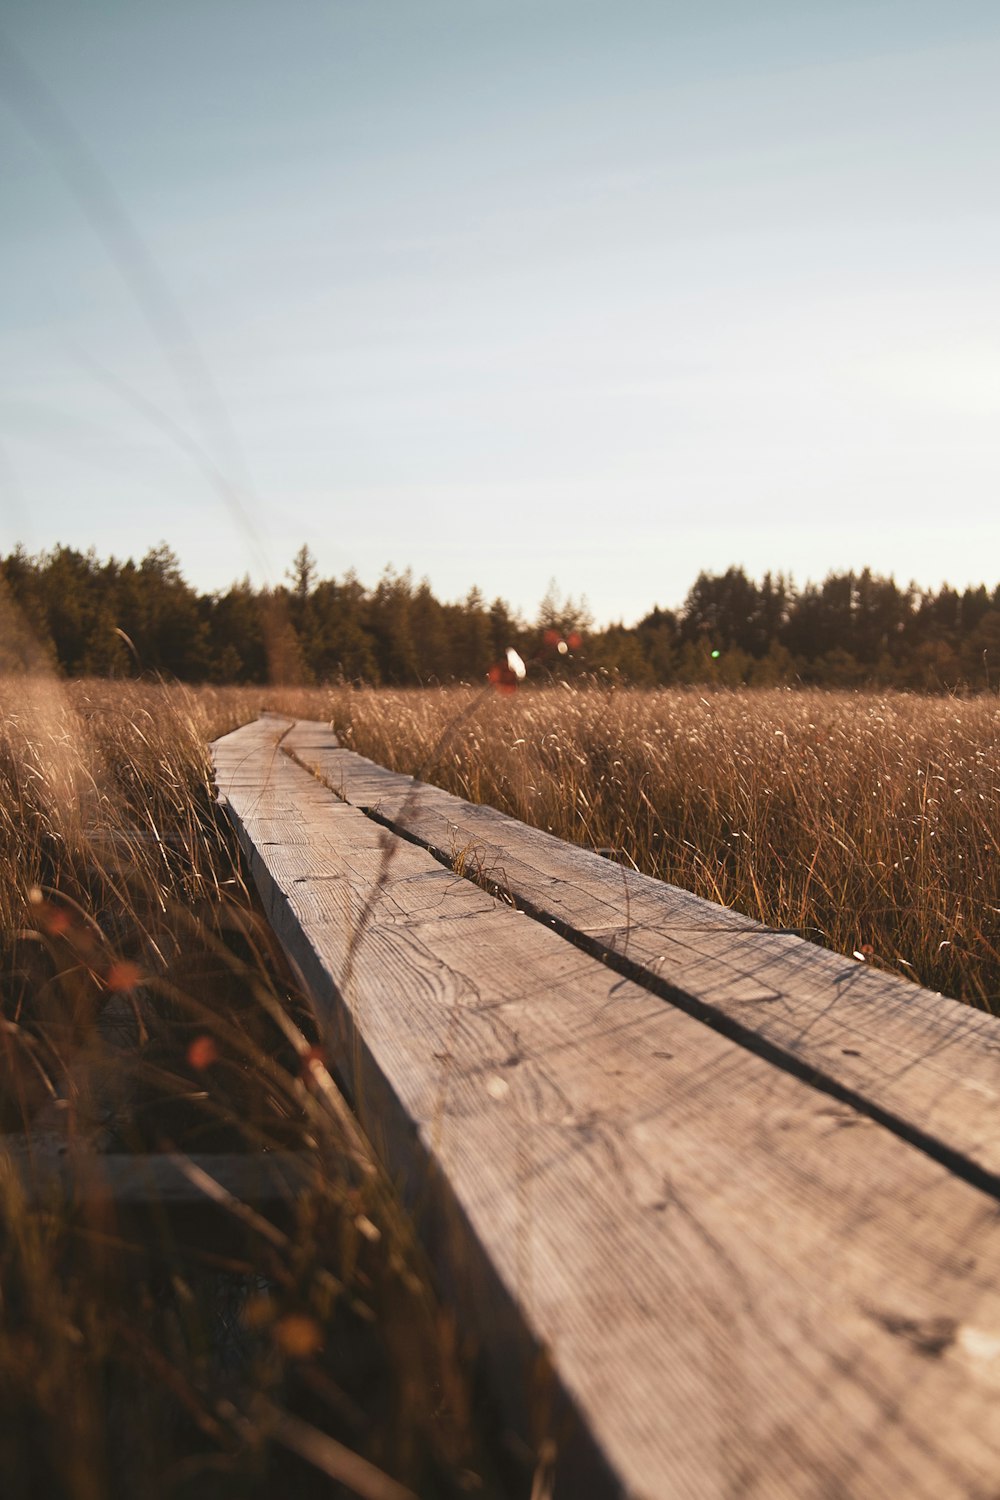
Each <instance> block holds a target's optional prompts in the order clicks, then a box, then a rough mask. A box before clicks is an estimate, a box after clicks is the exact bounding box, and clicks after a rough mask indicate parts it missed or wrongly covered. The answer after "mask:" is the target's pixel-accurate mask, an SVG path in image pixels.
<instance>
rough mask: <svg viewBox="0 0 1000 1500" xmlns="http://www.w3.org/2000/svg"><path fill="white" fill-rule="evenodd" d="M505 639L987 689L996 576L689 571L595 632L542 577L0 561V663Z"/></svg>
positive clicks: (26, 665) (300, 662)
mask: <svg viewBox="0 0 1000 1500" xmlns="http://www.w3.org/2000/svg"><path fill="white" fill-rule="evenodd" d="M508 649H514V650H515V651H517V652H518V654H519V655H520V656H521V657H522V658H523V660H524V661H525V662H527V663H528V666H529V673H530V676H532V677H534V678H536V679H538V680H543V679H544V678H545V677H546V675H549V674H551V675H555V676H566V675H569V676H574V675H580V674H586V673H593V674H598V675H601V676H604V677H610V678H612V679H613V680H615V681H621V682H623V683H634V684H637V685H641V686H655V685H660V684H664V685H665V684H669V683H692V684H693V683H711V682H718V683H722V684H725V685H729V686H736V685H739V684H741V683H747V684H750V685H771V684H779V683H793V682H800V683H807V684H817V685H830V686H838V687H855V686H857V687H860V686H879V687H898V688H910V689H919V690H923V691H959V690H973V691H978V690H982V689H986V688H990V689H996V688H997V687H998V686H1000V586H997V587H996V588H995V589H994V590H993V591H992V593H991V592H990V591H989V590H988V589H987V588H986V586H985V585H980V586H979V587H978V588H966V589H965V590H964V591H961V592H959V591H958V590H955V589H952V588H950V587H948V586H947V585H945V586H943V587H942V588H941V589H939V590H938V591H937V592H934V591H928V590H921V589H918V588H917V587H916V585H914V584H909V585H907V586H906V587H901V586H900V585H899V584H897V583H896V582H895V580H894V579H892V578H884V577H880V576H878V575H877V574H874V573H872V572H871V571H870V570H869V569H867V568H865V569H863V570H862V571H861V572H859V573H855V572H848V573H831V574H830V575H829V576H828V577H827V578H825V579H824V580H823V582H822V583H806V584H805V585H804V586H803V587H801V588H799V587H796V586H795V585H794V583H793V582H792V580H791V579H789V578H788V577H786V576H785V575H783V574H781V573H778V574H771V573H768V574H765V575H764V578H763V579H762V580H761V581H759V582H758V581H755V580H754V579H752V578H749V577H748V576H747V575H746V573H745V572H744V570H743V569H742V568H735V567H734V568H729V569H727V570H726V572H725V573H721V574H710V573H701V574H699V576H698V578H697V579H696V580H695V583H694V584H693V586H692V588H691V589H690V591H689V593H688V595H687V598H686V600H685V601H684V603H683V605H682V606H681V607H680V608H679V609H678V610H669V609H660V608H656V609H653V610H652V611H651V612H650V613H649V614H647V615H646V616H645V617H644V618H643V619H641V620H640V621H639V623H638V624H637V625H631V626H627V625H624V624H613V625H609V626H606V627H603V628H601V629H595V628H594V626H593V622H592V620H591V619H590V617H589V614H588V611H587V608H586V605H585V603H583V602H577V601H575V600H574V599H573V598H571V597H570V598H562V597H561V596H560V595H559V593H558V591H557V590H556V589H555V587H554V586H553V587H552V588H550V590H549V592H548V593H547V594H546V597H545V598H544V599H543V600H542V603H541V605H540V606H539V609H538V612H537V615H536V617H535V619H534V620H532V621H526V620H524V619H523V618H521V617H519V616H518V615H517V614H516V613H515V612H514V611H512V610H511V608H510V607H509V606H508V605H507V604H506V603H505V602H504V600H503V599H494V600H493V601H492V602H488V601H487V600H486V599H485V598H484V597H483V595H482V594H481V593H480V592H479V590H478V589H476V588H473V589H470V591H469V593H468V594H467V595H466V596H465V598H464V599H462V600H461V601H458V602H451V603H448V602H442V601H441V600H439V599H438V598H436V596H435V595H434V593H433V592H432V590H431V588H430V585H429V584H428V583H427V581H426V580H422V581H420V582H415V581H414V579H413V577H412V575H411V574H410V573H409V572H404V573H397V572H395V571H393V570H392V569H387V570H386V571H385V572H384V573H383V575H382V577H381V578H380V579H379V580H378V582H377V583H376V584H375V586H374V587H371V588H369V587H366V586H365V585H364V584H363V583H361V581H360V580H359V579H358V578H357V577H356V576H355V574H353V573H351V572H349V573H347V574H345V575H344V577H342V578H340V579H337V578H320V577H319V575H318V572H317V568H316V563H315V561H314V559H313V557H312V555H311V553H310V552H309V549H308V548H307V547H302V548H301V549H300V550H299V552H298V553H297V554H296V556H295V558H294V560H293V562H292V565H291V567H290V569H289V572H288V574H287V581H286V583H285V584H283V585H281V586H279V587H277V588H271V589H266V588H255V587H254V586H253V585H252V584H251V583H250V582H249V580H248V579H244V580H243V581H242V582H237V583H233V584H232V585H231V586H230V587H229V588H228V589H227V590H226V591H225V592H217V593H210V594H199V593H198V592H197V591H196V590H195V589H193V588H192V587H191V586H190V585H189V584H188V583H187V581H186V580H185V578H184V576H183V573H182V571H181V566H180V563H179V561H178V559H177V557H176V556H175V555H174V553H173V552H172V551H171V550H170V548H169V547H167V546H166V545H161V546H159V547H156V548H154V549H152V550H151V551H150V552H148V553H147V554H146V556H145V557H143V558H142V560H141V561H140V562H138V563H137V562H134V561H132V560H131V559H130V560H128V561H125V562H122V561H119V560H117V559H115V558H113V557H112V558H108V559H103V560H102V559H100V558H98V557H97V556H96V554H95V553H94V552H93V551H90V552H79V551H76V550H74V549H73V548H70V547H64V546H57V547H55V548H53V549H51V550H49V551H43V552H40V553H38V554H37V555H35V556H30V555H29V554H28V553H27V552H26V551H25V550H24V549H23V548H20V547H18V548H15V549H14V551H13V552H11V553H10V554H9V556H7V557H4V558H0V671H5V672H11V671H31V670H37V669H39V668H43V667H49V668H54V669H56V670H58V671H59V672H61V673H63V674H65V675H67V676H73V677H75V676H85V675H97V676H104V677H129V676H138V675H142V674H147V673H158V674H162V675H166V676H169V677H176V678H179V679H180V680H182V681H188V682H216V683H266V682H285V683H294V682H297V683H312V682H329V681H348V682H365V683H372V684H375V685H379V684H391V685H400V686H402V685H411V684H413V685H415V684H427V683H446V682H453V681H466V682H474V681H481V680H483V679H484V678H485V676H486V674H487V673H488V671H489V669H490V667H491V666H493V665H495V664H497V663H503V662H504V661H505V659H506V652H507V651H508Z"/></svg>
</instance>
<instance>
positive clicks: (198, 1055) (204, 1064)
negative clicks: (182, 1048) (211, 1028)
mask: <svg viewBox="0 0 1000 1500" xmlns="http://www.w3.org/2000/svg"><path fill="white" fill-rule="evenodd" d="M218 1058H219V1049H218V1047H217V1046H216V1045H215V1042H214V1041H213V1039H212V1038H211V1037H210V1036H196V1037H195V1039H194V1041H193V1042H192V1043H191V1045H190V1047H189V1048H188V1049H187V1060H188V1062H189V1063H190V1065H191V1067H192V1068H197V1069H198V1071H199V1072H200V1071H201V1070H202V1069H203V1068H210V1067H211V1066H212V1064H213V1063H214V1062H217V1061H218Z"/></svg>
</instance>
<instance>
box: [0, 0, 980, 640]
mask: <svg viewBox="0 0 1000 1500" xmlns="http://www.w3.org/2000/svg"><path fill="white" fill-rule="evenodd" d="M998 77H1000V6H998V5H997V4H996V3H995V0H950V3H949V4H947V5H943V4H941V3H940V0H885V3H883V0H838V3H837V4H836V5H832V4H830V3H829V0H700V3H698V4H697V5H694V4H691V3H690V0H684V3H674V0H285V3H283V4H281V5H276V4H274V3H272V0H269V3H267V4H264V3H262V0H172V3H171V4H169V5H166V4H164V3H163V0H88V4H86V5H81V4H79V0H0V203H2V224H3V228H2V233H0V552H4V553H6V552H7V551H9V550H10V549H11V548H12V547H13V546H14V545H15V544H16V543H18V542H20V543H22V544H23V545H25V546H26V547H27V548H28V550H29V551H31V552H36V551H39V550H40V549H42V548H47V547H51V546H52V545H54V544H55V543H57V542H62V543H64V544H66V545H70V546H74V547H78V548H80V549H86V548H88V547H90V546H93V547H95V548H96V550H97V552H98V554H99V555H101V556H107V555H109V554H113V555H115V556H118V557H120V558H123V557H126V556H134V557H136V558H138V557H140V556H141V555H142V554H143V553H144V552H146V551H147V550H148V549H149V548H150V547H153V546H155V545H157V544H158V543H159V542H160V541H161V540H165V541H167V542H168V543H169V544H170V546H171V547H173V549H174V550H175V551H176V553H177V554H178V556H179V558H180V561H181V564H182V567H183V571H184V573H185V576H186V577H187V578H188V579H189V581H190V582H191V583H193V584H194V585H195V586H196V587H198V588H199V589H204V590H215V589H222V588H225V587H226V586H227V585H228V584H229V583H230V582H231V581H232V580H234V579H236V578H238V577H242V576H243V575H245V574H249V575H250V577H251V578H252V579H253V580H254V582H256V583H269V584H275V583H278V582H280V581H281V580H282V578H283V576H284V574H285V570H286V569H287V568H288V567H289V565H290V563H291V559H292V557H293V555H294V553H295V552H296V551H297V550H298V548H299V547H300V546H301V545H302V544H303V542H305V543H307V544H308V546H309V547H310V549H311V551H312V552H313V554H314V555H315V557H316V559H317V563H318V567H319V572H320V574H321V575H322V576H331V575H336V576H338V577H339V576H341V575H342V574H343V573H344V572H346V571H347V570H348V569H350V568H353V569H354V570H355V571H356V572H357V573H358V574H359V576H360V577H361V579H362V580H363V581H364V582H365V583H368V584H373V583H374V582H375V581H376V580H377V578H378V576H379V575H380V573H381V572H382V571H383V569H384V568H385V567H386V566H392V567H394V568H395V569H396V570H398V571H402V570H403V569H406V568H410V569H412V571H413V574H414V576H415V578H418V579H419V578H421V577H425V576H426V577H427V578H428V579H429V580H430V583H431V585H432V587H433V588H434V590H435V592H436V593H437V594H438V596H439V597H441V598H447V599H455V598H461V597H464V596H465V594H466V593H467V592H468V590H469V588H470V587H471V586H472V585H477V586H478V587H479V588H480V589H481V590H482V591H483V593H484V594H485V595H486V597H487V598H493V597H494V596H496V595H500V596H502V597H503V598H504V599H506V600H507V601H508V602H510V603H511V604H512V605H513V606H514V607H515V608H517V609H519V610H521V611H523V612H524V613H525V614H526V615H528V616H529V617H530V616H531V615H532V614H533V613H534V611H535V609H536V608H537V605H538V602H539V600H540V599H541V597H542V596H543V594H544V593H545V592H546V590H547V588H548V587H549V585H550V582H551V581H552V580H554V581H555V583H556V585H557V587H558V588H559V590H561V592H562V593H563V594H571V595H573V596H574V597H575V598H579V597H580V596H585V597H586V600H587V602H588V604H589V606H590V610H591V612H592V614H593V616H594V617H595V619H596V620H597V621H598V622H599V623H606V622H608V621H611V620H619V619H621V620H624V621H625V622H626V623H631V622H634V621H635V620H637V619H638V618H640V617H641V616H642V615H644V614H645V613H647V612H648V611H649V610H650V609H651V608H652V607H653V605H654V604H659V605H661V606H666V607H674V606H676V605H678V604H680V603H681V602H682V601H683V599H684V596H685V594H686V593H687V590H688V588H689V587H690V586H691V584H692V583H693V581H694V579H695V577H696V575H697V574H698V572H699V571H701V570H706V571H710V572H721V571H723V570H724V569H725V568H727V567H729V566H731V565H738V566H742V567H744V568H745V569H746V570H747V572H748V573H750V574H751V575H753V576H755V577H760V576H761V575H762V574H763V573H764V571H765V570H768V569H770V570H771V571H778V570H781V571H784V572H785V573H786V574H791V575H792V577H793V578H794V579H795V581H796V582H798V583H800V584H801V583H802V582H804V581H805V580H806V579H809V578H811V579H816V580H819V579H821V578H823V577H825V576H826V574H827V573H828V572H830V571H831V570H836V571H842V570H846V569H849V568H855V569H860V568H861V567H864V566H870V567H872V568H873V569H874V570H876V571H878V572H880V573H885V574H890V573H891V574H893V575H894V576H895V577H896V578H897V580H898V581H900V582H908V581H910V580H911V579H912V580H915V581H916V582H917V583H918V584H920V585H922V586H926V587H937V586H939V585H940V584H941V582H942V581H945V580H946V581H948V582H950V583H951V584H953V585H955V586H959V587H961V586H964V585H966V584H968V583H979V582H986V583H987V584H989V585H990V586H991V587H992V586H993V585H995V584H996V583H997V581H998V579H1000V566H998V558H1000V505H998V504H997V502H996V497H997V495H998V493H1000V484H998V481H1000V430H998V422H997V416H998V408H1000V195H998V193H997V185H998V183H1000V89H998V88H997V84H996V80H997V78H998Z"/></svg>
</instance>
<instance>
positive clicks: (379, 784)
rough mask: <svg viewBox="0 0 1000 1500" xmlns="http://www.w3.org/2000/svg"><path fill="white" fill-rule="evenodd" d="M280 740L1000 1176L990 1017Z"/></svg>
mask: <svg viewBox="0 0 1000 1500" xmlns="http://www.w3.org/2000/svg"><path fill="white" fill-rule="evenodd" d="M283 748H285V749H286V750H288V751H290V752H291V753H293V754H294V755H295V756H296V758H297V759H298V760H299V761H300V762H301V763H302V764H303V765H306V766H308V767H309V768H311V769H312V770H314V772H315V773H316V774H317V775H318V776H322V777H323V778H324V779H325V780H326V781H327V782H328V784H329V785H330V786H332V787H333V788H334V789H336V790H337V792H338V793H339V795H341V796H342V797H344V798H345V799H346V801H347V802H349V803H350V804H351V805H352V806H357V807H368V808H373V809H375V810H377V812H378V814H379V815H380V816H381V817H382V818H385V819H386V820H387V821H388V822H390V823H391V824H392V825H393V826H394V827H396V828H398V829H399V830H400V831H402V832H404V833H406V834H408V835H410V836H411V837H414V838H417V839H419V840H420V841H421V842H422V843H423V844H424V845H426V846H427V847H428V848H430V849H432V850H433V851H435V852H436V853H437V854H438V855H439V856H440V857H441V858H443V859H446V860H449V861H451V862H453V863H457V864H458V865H459V867H461V868H471V869H472V870H474V871H477V872H480V873H481V875H482V876H484V877H486V878H488V879H491V880H493V881H495V882H496V884H497V886H498V887H500V888H502V889H504V890H506V891H508V892H509V893H510V895H511V897H512V898H513V899H514V900H515V901H516V902H517V903H518V904H519V905H523V906H525V907H529V908H530V909H531V910H532V911H534V912H535V913H536V914H538V915H539V916H541V917H542V918H543V919H547V920H550V921H552V922H553V923H556V924H558V925H559V926H560V927H561V928H564V929H566V930H569V931H571V932H573V933H575V934H578V935H579V937H580V939H581V940H582V941H584V942H586V943H587V944H588V945H590V946H591V951H595V952H598V953H600V952H601V951H603V950H606V951H607V952H609V953H610V954H612V955H614V956H615V959H616V960H617V961H619V962H622V963H624V965H625V966H626V968H627V971H628V972H629V973H630V974H631V975H632V976H633V977H635V978H637V979H639V980H640V982H642V983H645V984H647V985H649V986H651V987H652V988H654V989H655V990H656V991H657V992H658V993H661V994H664V995H665V996H667V997H668V998H671V999H674V1000H681V1001H686V1002H687V1003H688V1004H689V1006H690V1007H691V1008H692V1009H694V1010H695V1011H696V1012H697V1013H699V1014H702V1015H704V1016H705V1017H706V1018H709V1019H711V1018H715V1020H716V1021H718V1022H721V1023H724V1024H726V1025H728V1027H729V1028H730V1031H731V1033H732V1032H738V1033H739V1034H742V1035H743V1036H744V1037H745V1038H748V1037H750V1036H752V1037H754V1038H757V1039H759V1041H760V1043H761V1044H763V1045H764V1046H766V1047H773V1048H776V1049H778V1050H779V1051H780V1052H781V1053H783V1054H784V1055H785V1056H787V1057H788V1058H789V1060H790V1061H792V1062H793V1063H794V1064H795V1065H797V1066H798V1067H799V1069H800V1070H814V1071H815V1073H816V1074H818V1075H821V1076H822V1077H823V1078H825V1079H827V1080H829V1081H830V1082H831V1083H832V1084H833V1085H834V1086H835V1087H836V1088H839V1089H842V1090H843V1091H845V1092H846V1093H847V1094H848V1095H850V1096H851V1097H852V1098H853V1099H855V1100H864V1101H866V1104H867V1106H868V1107H869V1108H870V1109H871V1110H873V1111H874V1112H876V1113H878V1114H879V1115H882V1116H885V1117H890V1118H891V1119H892V1120H894V1121H896V1122H898V1124H899V1125H900V1127H901V1128H902V1129H903V1131H904V1132H906V1133H909V1134H911V1135H914V1136H919V1137H923V1138H926V1139H927V1141H928V1144H930V1145H932V1146H933V1145H935V1144H936V1145H938V1146H940V1148H941V1149H942V1151H943V1152H944V1153H945V1154H947V1153H949V1152H954V1153H956V1154H957V1155H959V1156H961V1157H963V1158H965V1159H966V1160H967V1161H968V1162H969V1163H970V1165H971V1168H972V1175H973V1178H974V1180H975V1178H976V1177H977V1175H978V1174H980V1173H981V1174H982V1176H983V1178H985V1179H988V1181H987V1183H986V1184H985V1185H988V1186H991V1187H992V1186H997V1185H1000V1023H998V1021H997V1020H996V1019H995V1018H994V1017H992V1016H987V1015H983V1014H981V1013H979V1012H976V1011H974V1010H972V1009H971V1008H970V1007H968V1006H964V1005H960V1004H959V1003H957V1002H956V1001H952V1000H948V999H945V998H944V997H942V996H940V995H937V994H934V993H933V992H931V991H928V990H924V989H920V988H919V987H917V986H916V985H913V984H910V983H908V982H907V981H905V980H902V979H897V978H895V977H894V976H892V975H886V974H880V973H879V972H878V971H877V970H873V969H871V968H869V967H867V966H865V965H864V964H859V963H857V962H855V961H853V960H849V959H844V958H842V957H840V956H839V955H837V954H834V953H830V952H827V951H825V950H823V949H821V948H817V947H816V945H815V944H812V943H807V942H805V941H803V940H802V939H801V938H799V937H796V936H793V935H788V934H779V933H776V932H774V931H772V930H771V929H769V928H766V927H763V926H761V925H760V924H759V923H756V922H753V921H752V920H750V919H749V918H747V917H744V916H742V915H740V914H739V913H737V912H734V911H731V910H727V909H726V908H725V907H721V906H717V905H715V904H714V903H711V902H707V901H702V900H700V899H699V898H697V897H695V896H692V895H691V894H690V893H688V892H686V891H682V890H678V889H677V888H676V887H674V886H669V885H666V884H664V883H663V882H661V881H657V880H652V879H650V878H648V877H647V876H643V875H638V874H636V873H634V872H631V871H626V870H624V869H622V868H621V867H619V866H616V865H613V864H610V863H609V862H608V861H607V860H606V859H603V858H602V857H601V856H600V855H596V854H593V853H590V852H589V851H587V850H584V849H579V848H576V847H574V846H571V845H568V844H565V843H563V842H562V841H561V840H559V839H555V838H553V837H552V836H551V835H549V834H546V833H543V832H541V831H539V830H538V829H534V828H530V827H528V826H527V825H525V824H523V823H520V822H518V821H516V820H515V819H513V818H509V817H506V816H504V815H503V814H502V813H499V812H497V811H496V810H495V809H494V808H489V807H477V806H473V805H472V804H469V803H466V802H463V801H462V800H461V799H460V798H458V797H454V796H452V795H450V794H449V793H447V792H444V791H441V790H440V788H438V787H432V786H429V785H427V784H425V783H422V782H415V781H414V780H413V779H412V778H411V777H409V776H402V775H399V774H398V773H395V772H391V771H386V770H385V769H383V768H382V767H381V766H377V765H375V764H374V763H373V762H371V761H369V760H366V759H365V758H363V757H362V756H358V755H354V754H353V753H352V752H350V751H346V750H342V749H339V748H338V747H337V743H336V739H335V737H334V736H333V735H332V733H331V731H330V730H329V728H328V727H327V726H326V725H322V724H314V723H305V722H300V723H298V724H296V725H295V726H294V728H293V729H292V730H291V731H290V733H289V734H288V736H287V738H286V740H285V742H284V745H283Z"/></svg>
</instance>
